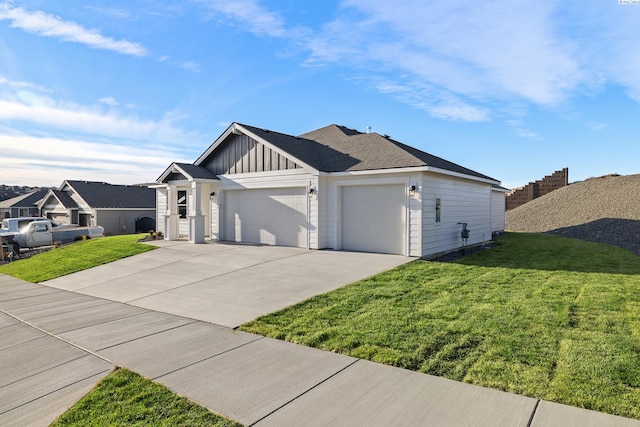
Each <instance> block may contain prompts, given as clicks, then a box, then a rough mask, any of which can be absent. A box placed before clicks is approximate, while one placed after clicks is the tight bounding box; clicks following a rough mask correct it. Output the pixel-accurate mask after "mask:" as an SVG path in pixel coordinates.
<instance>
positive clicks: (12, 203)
mask: <svg viewBox="0 0 640 427" xmlns="http://www.w3.org/2000/svg"><path fill="white" fill-rule="evenodd" d="M46 193H47V189H40V190H36V191H31V192H29V193H25V194H21V195H19V196H17V197H13V198H11V199H7V200H3V201H1V202H0V220H2V219H4V218H17V217H19V216H38V215H39V214H40V210H39V209H38V206H37V204H38V202H39V201H40V200H41V199H42V198H43V197H44V196H45V194H46Z"/></svg>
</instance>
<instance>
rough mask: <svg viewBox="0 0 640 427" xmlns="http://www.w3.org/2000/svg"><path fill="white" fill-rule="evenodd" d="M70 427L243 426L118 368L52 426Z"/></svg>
mask: <svg viewBox="0 0 640 427" xmlns="http://www.w3.org/2000/svg"><path fill="white" fill-rule="evenodd" d="M67 426H78V427H80V426H83V427H84V426H114V427H115V426H123V427H124V426H154V427H155V426H171V427H173V426H184V427H187V426H215V427H232V426H233V427H235V426H238V427H241V424H238V423H236V422H233V421H230V420H228V419H226V418H224V417H222V416H220V415H217V414H214V413H213V412H210V411H209V410H207V409H206V408H203V407H202V406H199V405H197V404H195V403H193V402H191V401H189V400H187V399H185V398H183V397H180V396H177V395H175V394H173V393H172V392H170V391H169V390H168V389H166V388H165V387H164V386H162V385H160V384H157V383H154V382H152V381H149V380H147V379H145V378H143V377H141V376H140V375H138V374H135V373H133V372H131V371H128V370H126V369H118V370H117V371H115V372H113V373H112V374H111V375H109V376H108V377H106V378H105V379H104V380H102V381H101V382H100V384H98V386H97V387H96V388H95V389H94V390H93V391H91V393H89V394H88V395H86V396H85V397H83V398H82V400H80V401H79V402H78V403H76V404H75V405H74V406H73V407H71V408H70V409H69V410H68V411H67V412H65V413H64V414H63V415H62V416H60V418H58V419H57V420H56V421H55V422H54V423H53V424H52V425H51V427H67Z"/></svg>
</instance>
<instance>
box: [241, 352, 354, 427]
mask: <svg viewBox="0 0 640 427" xmlns="http://www.w3.org/2000/svg"><path fill="white" fill-rule="evenodd" d="M359 361H360V359H356V360H354V361H353V362H351V363H349V364H348V365H347V366H345V367H344V368H342V369H340V370H339V371H336V372H334V373H333V374H331V375H329V376H328V377H327V378H325V379H324V380H322V381H320V382H319V383H318V384H316V385H314V386H313V387H310V388H308V389H307V390H305V391H303V392H302V393H300V394H299V395H297V396H295V397H293V398H292V399H291V400H289V401H288V402H285V403H283V404H282V405H280V406H278V407H277V408H276V409H274V410H273V411H271V412H269V413H268V414H267V415H265V416H263V417H262V418H260V419H259V420H256V421H254V422H253V423H251V424H249V425H248V426H247V427H253V426H255V425H256V424H258V423H259V422H260V421H262V420H265V419H267V418H268V417H269V416H271V415H273V414H275V413H276V412H278V411H279V410H281V409H282V408H284V407H285V406H287V405H289V404H291V403H292V402H295V401H296V400H298V399H299V398H300V397H302V396H304V395H305V394H307V393H309V392H310V391H311V390H314V389H315V388H317V387H319V386H321V385H322V384H324V383H326V382H327V381H329V380H330V379H331V378H333V377H335V376H336V375H338V374H339V373H341V372H344V371H345V370H347V369H348V368H350V367H352V366H353V365H355V364H356V363H358V362H359Z"/></svg>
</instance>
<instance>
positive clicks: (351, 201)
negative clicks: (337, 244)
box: [341, 184, 406, 255]
mask: <svg viewBox="0 0 640 427" xmlns="http://www.w3.org/2000/svg"><path fill="white" fill-rule="evenodd" d="M405 198H406V196H405V188H404V185H395V184H394V185H358V186H345V187H342V215H341V219H342V222H341V229H342V232H341V238H342V249H345V250H353V251H363V252H379V253H388V254H399V255H404V252H405V249H404V247H405V228H406V227H405V222H406V220H405V218H406V209H405Z"/></svg>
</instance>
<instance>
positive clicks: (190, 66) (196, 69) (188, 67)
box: [179, 61, 200, 72]
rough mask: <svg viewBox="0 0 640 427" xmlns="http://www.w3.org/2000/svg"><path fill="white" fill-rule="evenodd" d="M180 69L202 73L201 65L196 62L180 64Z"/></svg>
mask: <svg viewBox="0 0 640 427" xmlns="http://www.w3.org/2000/svg"><path fill="white" fill-rule="evenodd" d="M179 67H180V68H184V69H185V70H189V71H194V72H199V71H200V64H198V63H197V62H194V61H182V62H180V63H179Z"/></svg>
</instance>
